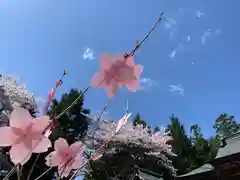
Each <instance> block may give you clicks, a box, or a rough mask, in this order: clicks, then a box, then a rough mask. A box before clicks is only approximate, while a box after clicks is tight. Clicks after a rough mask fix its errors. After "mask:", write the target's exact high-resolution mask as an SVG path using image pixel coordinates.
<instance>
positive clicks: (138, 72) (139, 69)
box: [134, 64, 143, 78]
mask: <svg viewBox="0 0 240 180" xmlns="http://www.w3.org/2000/svg"><path fill="white" fill-rule="evenodd" d="M142 72H143V66H142V65H140V64H137V65H135V66H134V76H135V77H136V78H138V77H139V76H140V75H141V74H142Z"/></svg>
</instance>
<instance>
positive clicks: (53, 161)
mask: <svg viewBox="0 0 240 180" xmlns="http://www.w3.org/2000/svg"><path fill="white" fill-rule="evenodd" d="M45 160H46V165H47V166H52V167H54V166H58V165H59V164H61V162H62V157H61V156H60V155H59V154H58V153H57V152H56V151H53V152H51V153H49V154H48V155H47V157H46V158H45Z"/></svg>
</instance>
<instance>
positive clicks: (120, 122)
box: [115, 113, 131, 133]
mask: <svg viewBox="0 0 240 180" xmlns="http://www.w3.org/2000/svg"><path fill="white" fill-rule="evenodd" d="M130 116H131V113H127V114H125V115H124V116H123V117H122V118H121V119H120V120H119V121H118V123H117V128H116V131H115V132H116V133H118V132H119V131H120V129H121V128H122V127H123V126H124V125H125V124H126V123H127V120H128V118H129V117H130Z"/></svg>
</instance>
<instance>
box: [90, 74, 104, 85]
mask: <svg viewBox="0 0 240 180" xmlns="http://www.w3.org/2000/svg"><path fill="white" fill-rule="evenodd" d="M104 77H105V76H104V72H98V73H96V74H95V75H94V76H93V77H92V80H91V86H92V87H93V88H101V87H104V85H105V82H104Z"/></svg>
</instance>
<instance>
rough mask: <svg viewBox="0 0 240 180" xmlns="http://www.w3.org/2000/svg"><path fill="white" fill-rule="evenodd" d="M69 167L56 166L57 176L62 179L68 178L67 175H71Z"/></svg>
mask: <svg viewBox="0 0 240 180" xmlns="http://www.w3.org/2000/svg"><path fill="white" fill-rule="evenodd" d="M71 170H72V169H71V167H70V166H69V165H66V166H58V174H59V175H60V176H61V178H63V177H68V176H69V174H70V173H71Z"/></svg>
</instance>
